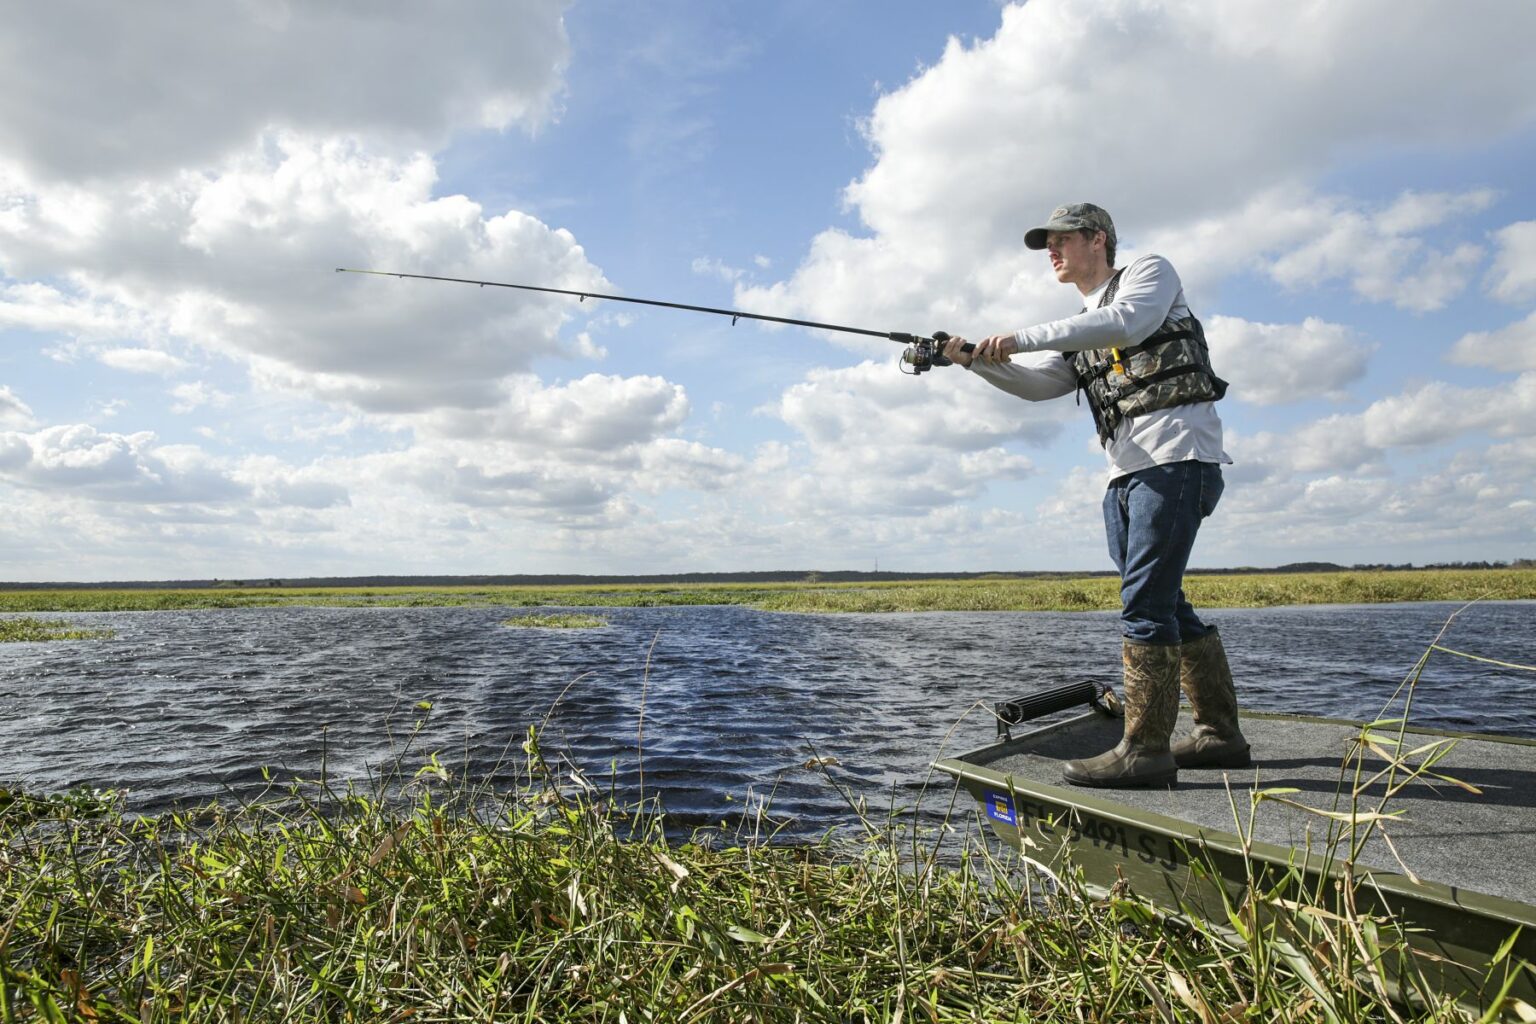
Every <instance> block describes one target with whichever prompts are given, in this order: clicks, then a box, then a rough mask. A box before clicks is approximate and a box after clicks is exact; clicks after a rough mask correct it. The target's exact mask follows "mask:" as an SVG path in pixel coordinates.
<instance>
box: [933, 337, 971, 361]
mask: <svg viewBox="0 0 1536 1024" xmlns="http://www.w3.org/2000/svg"><path fill="white" fill-rule="evenodd" d="M967 344H969V342H967V341H966V340H965V339H964V338H950V339H949V340H948V341H946V342H945V343H944V348H943V349H941V350H940V351H941V353H942V354H943V356H944V358H945V359H948V360H949V361H950V362H953V363H958V364H960V365H961V366H970V365H971V359H972V358H974V357H975V355H976V351H975V350H974V349H972V350H971V351H970V352H962V351H960V349H961V348H963V347H964V346H965V345H967Z"/></svg>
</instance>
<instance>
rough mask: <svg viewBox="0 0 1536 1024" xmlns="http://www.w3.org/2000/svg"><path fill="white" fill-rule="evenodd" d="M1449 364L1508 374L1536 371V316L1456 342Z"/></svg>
mask: <svg viewBox="0 0 1536 1024" xmlns="http://www.w3.org/2000/svg"><path fill="white" fill-rule="evenodd" d="M1450 360H1451V362H1453V363H1461V364H1462V365H1463V366H1486V367H1487V368H1488V369H1490V370H1503V371H1505V372H1511V371H1523V370H1536V313H1532V314H1531V315H1530V316H1528V317H1526V318H1525V319H1524V320H1517V321H1515V322H1514V323H1512V324H1509V325H1508V326H1506V327H1502V328H1500V329H1499V330H1496V331H1473V332H1471V333H1469V334H1464V335H1462V336H1461V337H1460V338H1458V339H1457V341H1456V344H1455V345H1454V346H1452V348H1451V353H1450Z"/></svg>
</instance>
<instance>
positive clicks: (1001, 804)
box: [985, 789, 1019, 827]
mask: <svg viewBox="0 0 1536 1024" xmlns="http://www.w3.org/2000/svg"><path fill="white" fill-rule="evenodd" d="M985 802H986V805H987V817H989V818H991V819H993V820H994V821H1001V822H1003V823H1004V824H1007V825H1013V826H1015V827H1017V826H1018V824H1019V816H1018V815H1017V814H1016V813H1014V810H1013V799H1012V798H1011V797H1010V796H1009V795H1008V794H1007V793H994V792H992V791H991V790H990V789H989V790H987V791H986V801H985Z"/></svg>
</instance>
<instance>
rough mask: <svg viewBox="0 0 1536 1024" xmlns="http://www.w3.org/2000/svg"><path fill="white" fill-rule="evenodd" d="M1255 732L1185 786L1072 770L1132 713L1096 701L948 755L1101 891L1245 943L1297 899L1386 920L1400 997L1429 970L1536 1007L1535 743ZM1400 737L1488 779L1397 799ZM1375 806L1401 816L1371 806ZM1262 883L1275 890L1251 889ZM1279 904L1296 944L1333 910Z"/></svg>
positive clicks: (1044, 847) (983, 802) (1478, 994)
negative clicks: (1090, 777) (1069, 772)
mask: <svg viewBox="0 0 1536 1024" xmlns="http://www.w3.org/2000/svg"><path fill="white" fill-rule="evenodd" d="M1243 728H1244V732H1245V733H1246V734H1247V736H1248V738H1249V740H1250V741H1251V742H1252V743H1253V745H1254V756H1255V765H1254V767H1253V768H1251V769H1243V770H1239V771H1231V772H1221V771H1212V770H1202V771H1191V770H1184V771H1181V773H1180V775H1181V778H1180V786H1179V787H1177V788H1175V789H1172V790H1157V791H1150V790H1148V791H1135V790H1123V791H1122V790H1084V789H1079V788H1076V787H1072V786H1068V785H1066V784H1064V783H1063V782H1061V780H1060V776H1059V769H1060V763H1061V761H1062V760H1063V759H1065V758H1069V757H1082V756H1087V755H1090V754H1093V753H1097V752H1098V751H1100V750H1103V749H1106V748H1107V747H1109V746H1112V745H1113V743H1114V742H1115V741H1116V740H1117V739H1118V738H1119V729H1120V725H1119V722H1118V721H1116V720H1114V719H1109V718H1107V717H1105V716H1102V715H1099V714H1096V713H1091V712H1090V713H1088V714H1083V715H1079V716H1077V717H1074V718H1071V719H1069V720H1067V721H1064V722H1060V723H1057V724H1055V725H1052V726H1048V727H1045V728H1041V729H1038V730H1036V731H1034V732H1031V733H1029V734H1027V735H1023V736H1018V737H1016V738H1013V739H1010V740H1007V741H1003V742H999V743H996V744H992V745H989V746H987V747H983V748H980V749H978V750H973V751H970V752H968V753H965V754H961V755H959V756H957V757H953V758H946V759H943V760H940V761H938V762H936V763H935V766H936V767H937V768H939V769H940V770H942V771H945V772H947V773H949V774H951V775H953V776H954V777H955V778H956V779H957V780H958V782H959V784H960V785H961V786H962V787H964V788H965V789H966V790H967V791H968V792H969V793H970V794H971V795H972V796H973V797H974V798H975V799H976V801H977V802H978V804H979V805H980V807H981V810H982V813H983V814H984V815H985V817H986V819H987V822H988V824H989V825H990V826H991V827H992V829H993V831H994V832H995V833H996V835H997V836H998V838H999V839H1001V840H1002V841H1003V842H1005V843H1007V844H1009V845H1011V846H1013V847H1015V848H1017V849H1020V850H1021V851H1023V853H1024V854H1025V855H1026V856H1027V857H1028V859H1029V860H1030V861H1032V862H1033V863H1035V864H1037V865H1039V866H1041V867H1043V868H1045V869H1046V870H1047V871H1050V872H1052V873H1055V874H1058V875H1059V874H1060V873H1062V872H1069V873H1071V874H1073V875H1074V877H1077V878H1079V879H1080V880H1081V882H1082V883H1083V884H1084V885H1085V886H1086V887H1087V888H1088V890H1089V891H1090V892H1091V893H1093V894H1096V895H1102V894H1104V893H1107V892H1109V891H1111V890H1112V889H1114V890H1115V891H1120V890H1122V889H1125V888H1128V889H1129V891H1130V892H1131V893H1134V894H1135V895H1137V896H1139V897H1141V898H1143V899H1145V900H1147V901H1149V902H1150V903H1151V904H1153V905H1154V906H1155V907H1156V908H1157V909H1158V910H1159V911H1161V912H1163V913H1165V914H1168V915H1171V916H1174V917H1176V918H1182V919H1186V920H1193V919H1199V920H1202V921H1205V922H1209V923H1212V924H1214V925H1215V926H1216V928H1217V929H1218V930H1219V931H1221V932H1222V933H1224V934H1226V935H1227V936H1228V937H1229V938H1232V939H1233V940H1235V941H1242V937H1241V932H1242V930H1243V929H1244V928H1249V929H1252V928H1261V927H1264V926H1267V925H1270V924H1274V923H1275V916H1276V908H1277V907H1282V906H1283V901H1289V902H1290V903H1292V904H1307V905H1311V906H1314V907H1318V908H1319V909H1322V910H1325V911H1327V912H1330V913H1338V912H1342V911H1346V910H1351V909H1352V910H1353V911H1354V912H1355V913H1356V914H1359V915H1365V916H1369V917H1376V918H1388V917H1390V918H1391V919H1392V920H1393V921H1396V922H1397V923H1398V924H1400V925H1401V926H1402V927H1403V929H1404V930H1405V933H1406V939H1407V945H1408V947H1409V948H1410V949H1411V950H1413V951H1414V953H1413V956H1412V960H1413V963H1412V964H1408V963H1402V962H1398V963H1391V964H1384V965H1383V966H1384V967H1385V968H1386V973H1387V974H1388V975H1389V983H1390V984H1391V985H1392V986H1393V988H1394V989H1395V990H1396V991H1395V994H1397V995H1400V996H1402V997H1403V998H1412V994H1413V992H1414V990H1415V988H1416V985H1417V983H1416V982H1415V981H1414V980H1413V977H1414V973H1415V972H1417V973H1418V975H1419V976H1420V977H1422V979H1423V981H1424V982H1425V983H1427V985H1428V986H1429V987H1430V988H1431V989H1432V990H1433V991H1437V992H1450V993H1453V994H1456V995H1457V996H1458V997H1459V998H1464V999H1467V1000H1469V1001H1474V1002H1486V1001H1488V1000H1491V999H1493V998H1495V997H1496V996H1497V994H1498V993H1499V992H1500V991H1501V990H1505V989H1506V984H1507V985H1508V987H1507V990H1506V994H1509V995H1514V996H1517V997H1519V998H1521V999H1524V1000H1525V1001H1527V1002H1531V1003H1536V975H1533V973H1532V970H1531V969H1530V968H1529V967H1522V966H1521V964H1520V962H1521V961H1524V962H1526V963H1528V964H1529V963H1536V905H1533V904H1536V853H1533V851H1536V834H1533V833H1536V809H1533V806H1532V802H1533V800H1536V743H1532V742H1530V741H1526V740H1509V739H1504V738H1497V737H1487V736H1470V735H1460V734H1451V733H1442V732H1429V731H1422V730H1414V731H1410V732H1405V733H1403V734H1402V735H1401V736H1400V737H1399V734H1398V732H1397V731H1396V730H1392V731H1390V732H1387V733H1383V730H1381V729H1377V730H1375V731H1374V732H1373V733H1372V736H1373V737H1374V738H1375V739H1376V740H1377V741H1378V742H1377V747H1376V750H1375V751H1373V750H1371V748H1370V747H1369V746H1362V745H1360V744H1359V743H1357V742H1355V741H1354V740H1355V738H1358V737H1359V736H1361V734H1362V730H1363V729H1364V726H1362V725H1361V724H1359V723H1349V722H1339V721H1336V720H1329V719H1317V718H1303V717H1299V716H1281V715H1245V716H1244V719H1243ZM1388 737H1390V738H1400V739H1401V740H1402V741H1403V743H1402V746H1401V747H1392V746H1391V745H1390V743H1388V745H1387V746H1386V747H1385V750H1392V749H1398V750H1402V751H1405V752H1406V751H1409V750H1418V751H1419V753H1417V754H1416V755H1415V757H1416V758H1417V759H1418V761H1417V762H1415V760H1414V758H1412V757H1410V758H1399V760H1400V761H1402V762H1404V763H1407V764H1412V763H1421V762H1422V761H1423V760H1424V759H1425V758H1430V759H1431V760H1432V763H1431V765H1430V767H1429V771H1432V772H1433V773H1434V775H1435V776H1446V777H1449V778H1456V779H1459V781H1461V782H1463V783H1466V784H1468V785H1472V786H1473V787H1474V788H1476V789H1478V790H1480V792H1479V793H1476V794H1474V793H1471V792H1468V791H1467V790H1466V789H1465V788H1463V786H1461V785H1457V784H1455V783H1452V782H1446V781H1444V780H1442V779H1440V778H1438V777H1430V776H1428V775H1427V774H1421V775H1420V776H1419V777H1418V778H1416V779H1414V780H1413V781H1411V782H1409V783H1408V784H1407V785H1406V786H1404V787H1402V788H1401V789H1400V790H1399V791H1398V792H1396V793H1393V794H1392V795H1391V796H1390V797H1389V798H1386V801H1385V804H1384V805H1383V804H1382V799H1383V798H1385V797H1386V787H1387V786H1388V785H1391V784H1392V782H1393V781H1401V779H1402V777H1403V775H1404V774H1405V773H1404V771H1402V770H1399V771H1398V772H1397V773H1396V774H1395V775H1394V776H1389V777H1384V778H1375V779H1374V781H1373V777H1374V776H1376V775H1378V774H1379V773H1381V772H1383V770H1388V761H1387V760H1386V759H1385V758H1383V757H1381V756H1378V754H1379V753H1382V752H1384V750H1383V746H1382V742H1381V741H1382V740H1383V739H1386V738H1388ZM1426 751H1427V752H1426ZM1330 762H1331V763H1330ZM1462 776H1466V778H1462ZM1426 779H1428V781H1426ZM1470 780H1475V781H1470ZM1256 794H1262V795H1258V796H1256ZM1308 808H1310V809H1308ZM1378 808H1380V812H1381V813H1396V812H1398V811H1400V812H1401V815H1400V816H1394V817H1391V818H1382V819H1379V820H1376V821H1374V823H1372V822H1371V819H1369V818H1365V817H1363V815H1367V814H1371V813H1376V812H1377V809H1378ZM1339 816H1344V817H1349V816H1353V817H1354V818H1355V824H1354V825H1353V826H1352V827H1351V826H1350V825H1349V823H1348V822H1347V821H1344V820H1341V817H1339ZM1383 831H1385V832H1386V834H1387V835H1388V836H1389V837H1390V838H1391V840H1392V841H1391V842H1390V843H1389V842H1387V841H1386V840H1384V839H1382V838H1381V833H1382V832H1383ZM1250 891H1257V892H1262V893H1268V894H1270V895H1272V896H1273V897H1275V898H1274V899H1264V900H1257V901H1252V902H1248V901H1247V897H1248V894H1249V893H1250ZM1341 901H1343V904H1345V905H1341ZM1240 908H1241V909H1240ZM1255 914H1256V915H1258V916H1257V917H1254V916H1253V915H1255ZM1280 916H1283V917H1285V918H1286V920H1285V921H1282V922H1279V930H1278V932H1277V934H1281V935H1287V934H1289V935H1291V936H1292V937H1293V938H1294V939H1295V940H1296V941H1297V942H1298V943H1299V942H1302V941H1306V935H1305V934H1304V933H1305V931H1306V930H1307V929H1308V928H1309V927H1317V926H1318V924H1317V923H1318V922H1319V921H1325V920H1326V918H1323V917H1320V916H1318V915H1316V914H1301V915H1298V914H1295V913H1293V912H1290V911H1288V910H1282V911H1281V912H1280ZM1272 934H1275V933H1272ZM1501 957H1502V959H1501ZM1496 961H1497V963H1496Z"/></svg>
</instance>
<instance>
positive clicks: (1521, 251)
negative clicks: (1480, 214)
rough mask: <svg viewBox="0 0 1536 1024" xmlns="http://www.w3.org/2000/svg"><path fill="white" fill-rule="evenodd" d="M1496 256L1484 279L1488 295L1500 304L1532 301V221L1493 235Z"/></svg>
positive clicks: (1535, 237)
mask: <svg viewBox="0 0 1536 1024" xmlns="http://www.w3.org/2000/svg"><path fill="white" fill-rule="evenodd" d="M1494 242H1495V244H1496V245H1497V246H1498V252H1497V254H1496V255H1495V256H1494V258H1493V267H1492V269H1491V270H1490V271H1489V275H1488V287H1489V291H1490V292H1491V293H1492V294H1493V297H1494V298H1496V299H1499V300H1501V301H1503V302H1524V301H1526V300H1528V299H1531V298H1533V297H1536V220H1525V221H1520V222H1519V223H1518V224H1511V225H1509V226H1508V227H1506V228H1502V229H1500V230H1499V231H1497V232H1495V233H1494Z"/></svg>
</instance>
